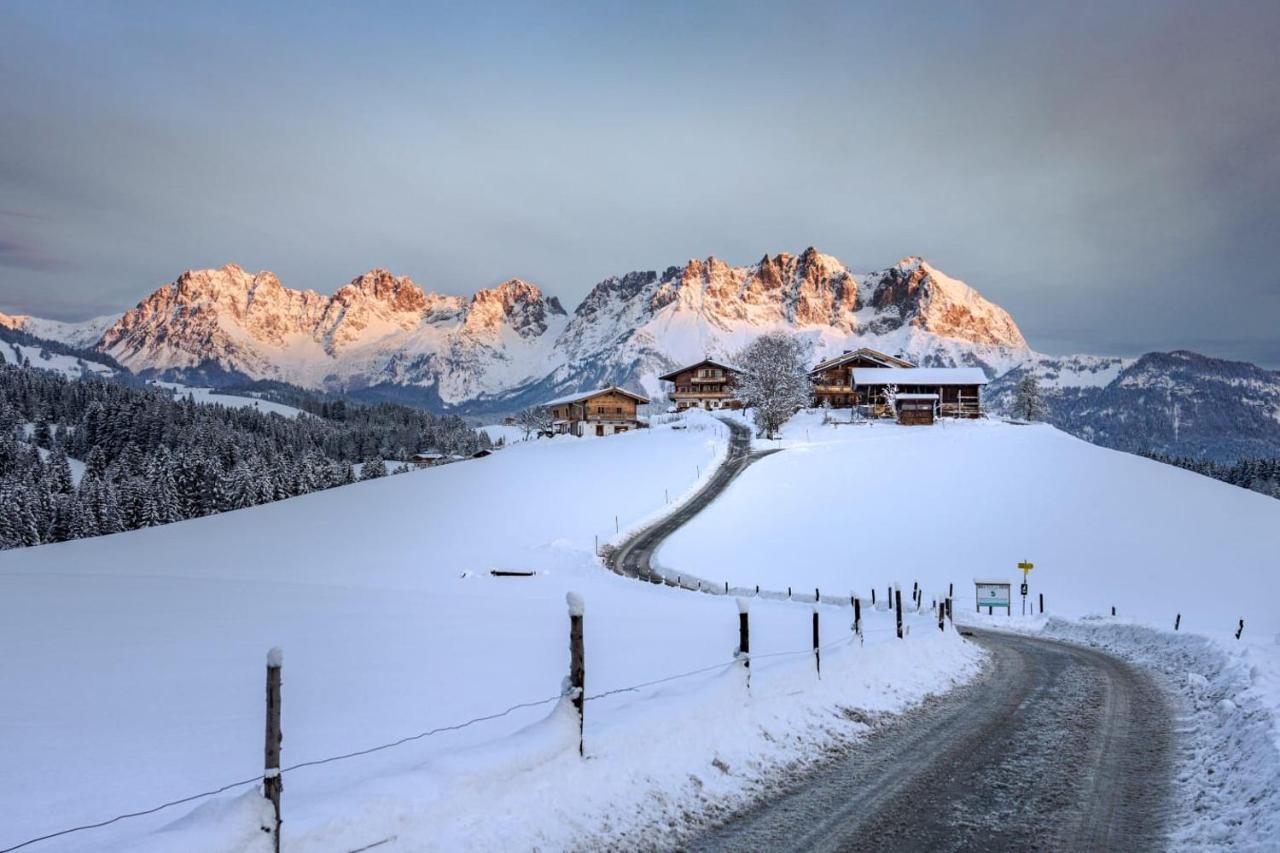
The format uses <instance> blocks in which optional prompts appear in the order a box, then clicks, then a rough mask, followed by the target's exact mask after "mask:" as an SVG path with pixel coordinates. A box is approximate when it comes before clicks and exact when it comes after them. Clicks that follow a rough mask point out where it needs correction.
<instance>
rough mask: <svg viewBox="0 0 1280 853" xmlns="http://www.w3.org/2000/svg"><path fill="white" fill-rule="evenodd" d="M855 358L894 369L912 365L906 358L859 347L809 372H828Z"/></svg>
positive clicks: (819, 363)
mask: <svg viewBox="0 0 1280 853" xmlns="http://www.w3.org/2000/svg"><path fill="white" fill-rule="evenodd" d="M855 358H866V359H870V360H871V361H878V362H880V363H881V364H883V365H886V366H890V367H893V366H896V367H904V366H906V365H909V364H911V362H909V361H907V360H906V359H905V358H898V357H897V356H896V355H889V354H888V353H883V352H880V351H879V350H874V349H871V348H870V347H859V348H858V349H855V350H849V351H847V352H843V353H841V354H840V355H837V356H835V357H833V358H829V359H827V360H826V361H820V362H818V363H817V364H816V365H814V366H813V368H812V369H811V370H810V371H809V372H810V373H817V372H818V371H820V370H826V369H827V368H829V367H835V366H836V365H837V364H843V363H844V362H846V361H851V360H852V359H855ZM855 369H856V368H855Z"/></svg>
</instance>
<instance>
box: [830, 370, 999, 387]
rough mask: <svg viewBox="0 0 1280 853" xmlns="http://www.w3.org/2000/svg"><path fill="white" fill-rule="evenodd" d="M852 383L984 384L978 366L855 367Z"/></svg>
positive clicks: (985, 379)
mask: <svg viewBox="0 0 1280 853" xmlns="http://www.w3.org/2000/svg"><path fill="white" fill-rule="evenodd" d="M853 384H854V385H986V384H987V374H985V373H983V372H982V368H980V367H855V368H854V369H853Z"/></svg>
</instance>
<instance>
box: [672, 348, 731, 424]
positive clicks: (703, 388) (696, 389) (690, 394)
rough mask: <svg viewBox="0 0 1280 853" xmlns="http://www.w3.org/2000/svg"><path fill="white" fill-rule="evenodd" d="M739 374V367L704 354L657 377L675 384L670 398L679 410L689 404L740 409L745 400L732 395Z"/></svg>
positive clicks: (700, 406)
mask: <svg viewBox="0 0 1280 853" xmlns="http://www.w3.org/2000/svg"><path fill="white" fill-rule="evenodd" d="M737 376H738V369H737V368H735V367H733V366H731V365H728V364H723V363H721V362H718V361H712V360H711V359H709V358H704V359H703V360H702V361H699V362H696V363H694V364H690V365H689V366H687V367H682V368H680V369H679V370H673V371H671V372H670V373H668V374H666V375H665V376H659V377H658V379H660V380H662V381H663V382H670V383H672V384H673V385H674V386H675V390H673V391H672V392H671V401H672V402H673V403H675V406H676V409H677V410H678V411H684V410H685V409H690V408H695V409H740V408H742V404H741V403H739V402H738V401H737V400H735V399H734V398H733V390H734V387H735V380H736V379H737Z"/></svg>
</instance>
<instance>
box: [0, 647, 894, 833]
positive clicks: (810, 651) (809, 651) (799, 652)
mask: <svg viewBox="0 0 1280 853" xmlns="http://www.w3.org/2000/svg"><path fill="white" fill-rule="evenodd" d="M893 630H894V629H893V628H879V629H876V628H873V629H869V630H868V629H864V630H863V633H880V632H892V631H893ZM859 639H860V636H859V635H858V634H850V635H849V636H846V637H842V638H841V639H839V640H834V641H831V642H829V643H825V644H822V645H820V646H817V647H811V648H806V649H796V650H794V651H785V652H767V653H764V654H755V653H751V654H739V655H737V656H735V657H734V658H733V659H732V660H728V661H724V662H721V663H716V664H711V665H709V666H704V667H699V668H697V669H691V670H689V671H687V672H680V673H676V674H674V675H668V676H664V677H662V678H656V679H652V680H649V681H643V682H640V683H638V684H632V685H628V686H626V687H616V688H612V689H610V690H605V691H603V692H600V693H595V694H592V695H590V696H585V697H583V702H596V701H598V700H600V699H604V698H607V697H609V696H616V695H619V694H622V693H635V692H638V691H641V690H645V689H647V688H650V687H657V686H659V685H662V684H667V683H670V682H673V681H679V680H682V679H686V678H692V677H694V676H697V675H705V674H707V673H711V672H716V671H723V672H727V671H729V670H730V669H732V668H733V667H735V666H742V665H743V664H744V662H755V661H761V660H768V659H776V658H787V657H802V656H810V657H811V656H813V655H814V654H815V653H817V652H823V651H827V650H829V649H833V648H837V647H839V646H844V645H849V644H851V643H853V642H856V641H858V640H859ZM566 698H569V694H566V693H558V694H556V695H555V696H548V697H546V698H545V699H537V700H534V701H532V702H520V703H517V704H515V705H512V706H510V707H509V708H506V709H504V710H502V711H498V712H496V713H492V714H485V715H483V716H479V717H473V718H471V719H469V720H466V721H464V722H460V723H453V724H450V725H444V726H436V727H434V728H430V729H426V730H424V731H421V732H418V733H416V734H412V735H407V736H405V737H402V738H399V739H397V740H394V741H389V742H387V743H381V744H377V745H375V746H370V747H366V748H364V749H358V750H353V751H351V752H344V753H341V754H338V755H331V756H328V757H326V758H317V759H312V760H309V761H300V762H297V763H296V764H290V765H288V766H285V767H282V768H280V771H279V772H280V773H281V774H284V773H291V772H293V771H296V770H302V769H304V768H308V767H318V766H320V765H324V764H332V763H335V762H339V761H346V760H348V759H352V758H358V757H360V756H364V755H370V754H372V753H376V752H382V751H384V750H388V749H394V748H396V747H399V746H403V745H405V744H408V743H412V742H414V741H419V740H423V739H425V738H429V737H432V736H434V735H438V734H443V733H445V732H454V731H460V730H462V729H465V728H469V727H470V726H474V725H477V724H479V723H484V722H489V721H491V720H497V719H500V718H502V717H506V716H508V715H510V714H513V713H515V712H516V711H520V710H524V709H528V708H538V707H542V706H545V705H550V704H551V703H553V702H558V701H560V700H562V699H566ZM263 778H264V777H263V774H262V773H258V774H255V775H253V776H250V777H248V778H245V779H239V780H237V781H235V782H228V783H227V784H225V785H221V786H219V787H217V788H213V789H211V790H208V791H201V792H200V793H197V794H191V795H188V796H185V797H181V798H179V799H175V800H169V801H167V802H164V803H160V804H158V805H154V806H151V807H149V808H144V809H138V810H136V811H131V812H126V813H124V814H119V815H116V816H114V817H111V818H107V819H104V820H100V821H96V822H94V823H86V824H81V825H79V826H71V827H67V828H66V829H61V830H58V831H56V832H50V833H47V834H45V835H40V836H37V837H35V838H29V839H27V840H25V841H22V842H19V843H18V844H14V845H12V846H9V847H4V848H0V853H13V851H16V850H21V849H23V848H26V847H30V846H32V845H35V844H38V843H40V842H42V841H49V840H52V839H54V838H59V837H62V836H66V835H71V834H73V833H77V832H84V831H87V830H90V829H100V828H102V827H105V826H110V825H112V824H114V823H119V822H120V821H123V820H128V819H131V818H138V817H145V816H147V815H152V814H155V813H157V812H160V811H163V810H165V809H169V808H173V807H175V806H180V805H184V804H186V803H191V802H194V801H196V800H200V799H204V798H206V797H213V796H217V795H218V794H223V793H226V792H227V791H232V790H235V789H236V788H243V787H245V786H247V785H252V784H256V783H259V782H262V780H263Z"/></svg>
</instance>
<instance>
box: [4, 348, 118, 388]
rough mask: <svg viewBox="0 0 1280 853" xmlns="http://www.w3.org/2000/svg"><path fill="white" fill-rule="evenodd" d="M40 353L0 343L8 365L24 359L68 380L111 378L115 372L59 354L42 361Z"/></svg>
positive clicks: (19, 362)
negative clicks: (84, 377)
mask: <svg viewBox="0 0 1280 853" xmlns="http://www.w3.org/2000/svg"><path fill="white" fill-rule="evenodd" d="M40 351H41V348H40V347H33V346H27V345H26V344H14V343H9V342H8V341H0V355H3V356H4V358H5V361H7V362H8V363H9V364H21V363H22V360H23V359H24V358H25V359H27V360H28V361H30V362H31V366H32V367H38V368H40V369H42V370H52V371H54V372H56V373H61V374H62V375H63V376H66V377H67V378H69V379H79V378H81V377H82V376H112V375H114V374H115V370H113V369H112V368H110V367H107V366H106V365H105V364H99V363H98V362H96V361H83V360H81V359H78V358H73V357H72V356H69V355H62V354H60V353H49V357H48V358H47V359H44V358H41V357H40Z"/></svg>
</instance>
